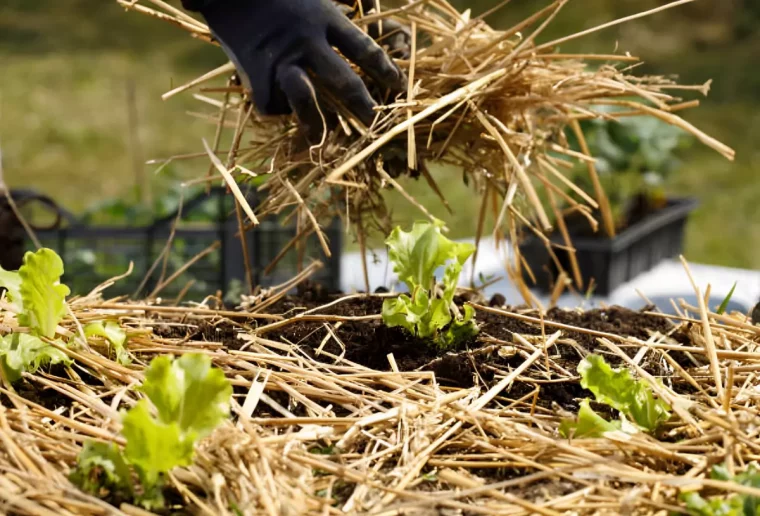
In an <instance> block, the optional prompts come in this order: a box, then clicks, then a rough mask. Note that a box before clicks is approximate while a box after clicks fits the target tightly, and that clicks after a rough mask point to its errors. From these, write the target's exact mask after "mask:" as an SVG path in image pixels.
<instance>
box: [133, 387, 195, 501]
mask: <svg viewBox="0 0 760 516" xmlns="http://www.w3.org/2000/svg"><path fill="white" fill-rule="evenodd" d="M122 423H123V428H122V434H123V435H124V437H125V438H126V439H127V445H126V447H125V448H124V456H125V457H126V459H127V460H128V461H129V462H130V463H131V464H133V465H135V466H136V467H137V468H138V472H139V474H140V480H141V482H142V483H143V485H144V487H145V488H146V489H150V487H151V486H154V485H156V484H157V483H158V482H159V475H160V474H162V473H167V472H169V471H171V470H172V469H174V468H175V467H178V466H189V465H190V464H192V460H193V446H194V444H195V443H194V441H193V440H192V439H188V438H186V437H185V436H183V435H182V432H181V431H180V426H179V424H177V423H176V422H174V423H168V424H167V423H162V422H161V421H156V419H155V418H154V417H153V416H152V415H151V414H150V411H149V410H148V402H147V400H140V401H139V402H138V403H137V405H135V406H134V407H133V408H132V409H130V410H129V412H127V413H126V415H125V416H124V418H123V420H122Z"/></svg>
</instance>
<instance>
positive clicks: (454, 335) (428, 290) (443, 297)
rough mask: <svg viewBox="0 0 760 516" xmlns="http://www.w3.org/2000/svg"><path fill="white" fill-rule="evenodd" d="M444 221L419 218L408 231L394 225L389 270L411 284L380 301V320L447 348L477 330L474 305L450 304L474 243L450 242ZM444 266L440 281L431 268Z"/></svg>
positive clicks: (389, 249) (452, 302) (473, 248)
mask: <svg viewBox="0 0 760 516" xmlns="http://www.w3.org/2000/svg"><path fill="white" fill-rule="evenodd" d="M441 227H442V223H440V222H438V221H436V223H434V224H431V223H429V222H417V223H415V224H414V226H413V227H412V230H411V231H410V232H405V231H402V230H401V228H399V227H396V228H395V229H394V230H393V232H392V233H391V235H390V236H389V237H388V239H387V240H386V244H387V246H388V255H389V258H390V260H391V262H392V263H393V270H394V272H395V273H396V274H398V276H399V279H400V280H401V281H403V282H404V283H405V284H406V286H407V288H408V289H409V295H406V294H401V295H399V296H398V297H397V298H395V299H386V300H385V301H384V303H383V321H384V322H385V324H386V325H387V326H390V327H395V326H401V327H403V328H405V329H406V330H407V331H408V332H409V333H411V334H412V335H415V336H416V337H419V338H422V339H431V340H432V341H433V342H435V343H436V344H437V345H438V347H439V348H441V349H444V350H445V349H451V348H452V347H455V346H456V345H457V344H459V343H460V342H462V341H463V340H465V339H467V338H469V337H472V336H473V335H476V334H477V333H478V326H477V324H476V323H475V321H474V315H475V311H474V310H473V308H472V307H471V306H465V307H464V314H462V313H461V312H460V311H459V308H458V307H457V306H456V305H455V304H454V293H455V291H456V287H457V282H458V280H459V274H460V273H461V272H462V266H463V265H464V263H465V262H466V261H467V259H468V258H469V257H470V256H471V255H472V254H473V253H474V252H475V246H473V245H472V244H467V243H458V242H453V241H451V240H449V239H448V238H446V237H445V236H443V234H442V233H441ZM447 262H448V265H447ZM444 265H445V266H446V268H445V270H444V273H443V278H442V281H437V280H436V277H435V271H436V270H437V269H438V268H439V267H442V266H444Z"/></svg>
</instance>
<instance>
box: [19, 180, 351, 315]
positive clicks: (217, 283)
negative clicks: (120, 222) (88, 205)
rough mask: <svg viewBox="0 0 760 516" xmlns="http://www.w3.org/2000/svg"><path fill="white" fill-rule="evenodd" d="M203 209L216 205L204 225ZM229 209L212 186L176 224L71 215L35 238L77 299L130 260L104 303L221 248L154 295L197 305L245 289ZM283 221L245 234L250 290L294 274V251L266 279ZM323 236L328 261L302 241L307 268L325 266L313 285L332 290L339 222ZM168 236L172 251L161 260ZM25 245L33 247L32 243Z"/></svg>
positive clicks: (285, 237)
mask: <svg viewBox="0 0 760 516" xmlns="http://www.w3.org/2000/svg"><path fill="white" fill-rule="evenodd" d="M247 199H248V202H249V203H250V204H251V206H252V207H254V209H255V206H256V204H257V198H256V196H255V194H249V195H247ZM208 203H213V204H212V207H213V206H215V207H216V209H215V211H214V210H212V213H214V214H215V215H214V220H209V219H208V215H206V217H205V218H203V217H202V218H201V219H199V218H198V214H200V213H206V214H208V213H209V204H208ZM233 203H234V200H233V197H232V196H231V195H230V194H228V193H227V192H226V189H225V188H214V189H212V190H211V192H210V193H209V194H206V193H202V194H199V195H197V196H196V197H194V198H192V199H190V200H188V201H186V202H185V203H184V206H183V208H182V217H181V219H180V220H179V222H177V214H176V213H174V214H172V215H170V216H167V217H164V218H161V219H158V220H155V221H154V222H153V223H152V224H150V225H148V226H144V227H130V226H89V225H85V224H83V223H81V222H79V221H77V220H76V219H75V218H73V217H72V216H71V215H68V216H67V217H66V221H67V222H66V223H65V224H64V225H63V226H62V227H60V228H58V229H51V230H45V231H38V232H37V233H36V235H37V237H38V239H39V240H40V242H41V244H42V245H43V246H45V247H49V248H51V249H53V250H55V251H56V252H57V253H58V254H59V255H61V257H62V259H63V261H64V264H65V275H64V278H63V281H64V282H65V283H66V284H67V285H68V286H69V287H70V288H71V290H72V293H74V294H78V295H84V294H87V293H88V292H90V291H91V290H92V289H93V288H95V287H97V286H98V285H99V284H101V283H103V282H105V281H107V280H109V279H111V278H113V277H115V276H119V275H122V274H124V273H125V272H126V271H127V270H128V268H129V264H130V262H132V264H133V270H132V273H131V275H130V276H129V277H127V278H124V279H121V280H119V281H118V282H117V283H116V284H115V285H113V286H112V287H110V288H109V289H108V290H107V291H106V292H105V295H106V296H108V297H113V296H121V295H127V296H134V297H138V298H139V297H144V296H146V295H150V294H151V293H152V292H153V291H154V289H155V288H156V286H158V285H159V284H160V283H161V282H163V281H165V280H166V279H167V278H169V277H170V276H172V275H173V274H175V273H177V272H178V271H179V270H180V269H181V268H183V267H184V266H185V264H187V263H188V262H189V261H190V260H192V259H193V258H195V257H196V256H198V255H199V253H201V252H203V251H204V250H206V249H208V248H209V247H210V246H212V244H214V243H217V242H218V244H219V245H218V246H217V247H216V249H214V250H213V251H211V252H209V253H208V254H206V255H205V256H204V257H203V258H201V259H199V260H198V261H196V262H195V263H193V264H192V265H191V266H190V267H188V268H187V269H186V270H185V271H184V272H182V273H181V274H180V275H179V276H178V277H177V278H176V279H175V280H174V281H172V282H171V283H170V284H168V285H167V286H166V287H165V288H162V289H161V291H160V293H159V295H160V296H161V297H163V298H166V299H172V298H174V297H176V296H178V295H179V294H180V293H183V296H184V298H183V299H184V300H191V299H192V300H202V299H203V298H204V297H206V296H208V295H213V294H216V293H217V292H218V291H221V292H222V293H223V294H225V295H226V294H229V293H230V292H233V293H236V292H244V291H245V289H244V286H245V282H246V264H245V261H244V258H243V250H242V244H241V242H240V239H239V236H238V235H237V233H238V232H239V227H238V222H237V217H236V216H235V211H234V204H233ZM61 211H63V210H61ZM280 222H281V220H278V219H275V218H267V219H264V220H263V221H261V224H260V225H259V226H256V227H254V228H252V229H250V230H249V231H247V232H246V234H245V236H246V244H247V248H248V257H249V260H250V263H249V268H250V270H251V274H252V280H253V283H254V285H259V286H262V287H269V286H273V285H276V284H280V283H283V282H285V281H286V280H288V279H290V278H292V277H293V276H295V275H296V274H298V272H299V271H298V264H299V262H298V259H297V258H298V256H297V251H296V248H295V246H294V247H293V248H292V249H291V250H290V251H288V252H287V253H286V254H285V256H283V257H282V259H281V260H280V261H279V262H278V264H277V266H276V267H274V268H273V270H272V271H271V273H270V274H264V271H265V269H266V267H267V266H268V265H269V264H270V263H271V261H272V260H273V259H274V258H275V257H276V256H277V255H278V254H279V253H280V252H281V251H282V249H283V248H284V247H285V246H286V245H287V244H288V242H290V241H291V240H292V239H293V238H294V237H295V235H296V228H295V227H294V226H293V225H285V226H283V225H282V224H281V223H280ZM175 223H176V226H175ZM172 228H174V231H173V232H172ZM323 230H324V232H325V234H326V236H327V238H328V241H329V244H330V251H331V254H332V256H331V257H330V258H327V257H325V256H324V253H323V252H322V249H321V247H320V245H319V242H318V241H317V239H316V236H313V237H312V238H309V239H307V242H306V246H305V252H304V255H305V260H304V263H305V265H308V263H309V261H310V260H312V259H313V260H319V261H321V262H322V263H323V264H324V267H323V268H322V269H321V270H319V271H318V272H317V273H315V275H314V276H312V281H314V282H316V283H320V284H322V285H323V286H325V287H327V288H328V289H330V290H337V289H339V288H340V256H341V246H342V231H341V226H340V221H339V220H337V219H336V220H335V221H334V222H333V223H332V224H331V225H330V226H329V227H327V228H324V229H323ZM172 234H173V236H172ZM170 237H171V246H170V248H169V251H168V252H167V253H164V254H163V255H162V253H163V251H164V249H165V248H166V246H167V242H169V241H170ZM26 247H27V249H29V250H32V249H33V245H32V243H31V241H28V242H27V243H26ZM159 259H160V261H158V262H157V260H159ZM156 263H157V265H156Z"/></svg>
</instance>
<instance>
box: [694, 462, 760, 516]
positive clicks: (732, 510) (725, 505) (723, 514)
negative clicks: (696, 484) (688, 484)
mask: <svg viewBox="0 0 760 516" xmlns="http://www.w3.org/2000/svg"><path fill="white" fill-rule="evenodd" d="M710 478H712V479H714V480H723V481H726V482H736V483H738V484H741V485H744V486H749V487H754V488H760V474H759V473H758V471H757V468H756V467H755V464H750V465H749V467H748V468H747V471H746V472H745V473H741V474H739V475H736V476H735V477H732V476H731V475H730V474H729V473H728V471H727V470H726V468H724V467H723V466H719V465H715V466H713V467H712V471H711V472H710ZM680 499H681V501H682V502H684V503H685V504H686V509H687V511H688V513H689V514H690V515H692V516H757V515H758V514H760V498H759V497H756V496H752V495H745V494H741V493H734V494H733V495H731V496H729V497H728V498H713V499H711V500H705V499H704V498H702V496H700V495H699V493H695V492H685V493H681V495H680Z"/></svg>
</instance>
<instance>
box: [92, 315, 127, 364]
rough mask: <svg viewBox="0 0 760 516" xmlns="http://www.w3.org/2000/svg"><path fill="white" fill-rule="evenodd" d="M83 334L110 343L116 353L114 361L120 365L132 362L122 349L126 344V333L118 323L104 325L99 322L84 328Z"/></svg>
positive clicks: (111, 322)
mask: <svg viewBox="0 0 760 516" xmlns="http://www.w3.org/2000/svg"><path fill="white" fill-rule="evenodd" d="M84 334H85V335H86V336H87V337H92V336H97V337H103V338H104V339H106V340H107V341H108V342H110V343H111V345H112V346H113V350H114V352H115V353H116V361H117V362H119V363H120V364H122V365H127V364H129V363H130V362H131V361H132V359H131V358H130V356H129V352H127V350H126V349H125V347H124V345H125V344H126V342H127V332H125V331H124V330H123V329H122V327H121V326H119V323H116V322H114V321H108V322H107V323H105V324H103V323H102V322H100V321H98V322H94V323H90V324H88V325H87V326H85V327H84Z"/></svg>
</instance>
